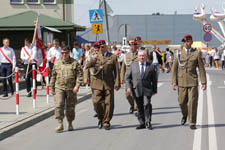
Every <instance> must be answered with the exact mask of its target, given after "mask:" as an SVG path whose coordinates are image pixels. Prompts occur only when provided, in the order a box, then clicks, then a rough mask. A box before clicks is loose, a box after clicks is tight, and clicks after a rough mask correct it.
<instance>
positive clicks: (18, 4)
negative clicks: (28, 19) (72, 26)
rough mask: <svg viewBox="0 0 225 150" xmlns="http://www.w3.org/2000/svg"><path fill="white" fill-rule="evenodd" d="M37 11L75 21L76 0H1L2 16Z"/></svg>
mask: <svg viewBox="0 0 225 150" xmlns="http://www.w3.org/2000/svg"><path fill="white" fill-rule="evenodd" d="M30 10H32V11H35V12H37V13H42V14H46V15H48V16H50V17H54V18H58V19H62V20H64V21H67V22H71V23H74V0H1V2H0V18H3V17H7V16H12V15H15V14H18V13H22V12H25V11H30Z"/></svg>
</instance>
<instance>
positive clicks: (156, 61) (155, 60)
mask: <svg viewBox="0 0 225 150" xmlns="http://www.w3.org/2000/svg"><path fill="white" fill-rule="evenodd" d="M152 55H153V61H152V63H153V64H158V63H159V61H158V58H157V54H156V52H153V53H152Z"/></svg>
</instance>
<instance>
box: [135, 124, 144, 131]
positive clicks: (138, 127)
mask: <svg viewBox="0 0 225 150" xmlns="http://www.w3.org/2000/svg"><path fill="white" fill-rule="evenodd" d="M136 129H137V130H140V129H145V125H144V124H141V125H139V126H137V127H136Z"/></svg>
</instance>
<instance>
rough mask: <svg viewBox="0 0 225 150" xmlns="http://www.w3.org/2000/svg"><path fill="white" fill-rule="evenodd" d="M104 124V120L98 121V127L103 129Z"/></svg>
mask: <svg viewBox="0 0 225 150" xmlns="http://www.w3.org/2000/svg"><path fill="white" fill-rule="evenodd" d="M102 126H103V125H102V121H99V122H98V128H99V129H101V128H102Z"/></svg>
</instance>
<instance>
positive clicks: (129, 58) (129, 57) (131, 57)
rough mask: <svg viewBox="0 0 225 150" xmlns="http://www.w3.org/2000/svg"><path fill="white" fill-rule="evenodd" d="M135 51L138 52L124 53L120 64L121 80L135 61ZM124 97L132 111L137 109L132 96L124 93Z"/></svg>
mask: <svg viewBox="0 0 225 150" xmlns="http://www.w3.org/2000/svg"><path fill="white" fill-rule="evenodd" d="M137 53H138V52H135V53H132V52H128V53H126V54H125V56H124V60H123V64H122V67H121V73H120V79H121V80H123V81H125V76H126V74H127V73H128V72H129V70H130V65H131V64H132V63H133V62H135V61H137ZM126 98H127V100H128V102H129V104H130V106H131V109H133V111H137V104H136V102H135V99H134V98H133V96H132V95H130V94H127V93H126Z"/></svg>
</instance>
